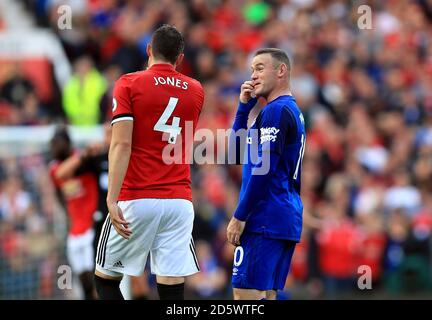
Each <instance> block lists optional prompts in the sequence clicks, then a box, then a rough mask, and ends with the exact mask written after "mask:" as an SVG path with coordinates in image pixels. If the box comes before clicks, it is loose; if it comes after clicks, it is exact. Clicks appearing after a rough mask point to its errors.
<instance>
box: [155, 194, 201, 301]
mask: <svg viewBox="0 0 432 320" xmlns="http://www.w3.org/2000/svg"><path fill="white" fill-rule="evenodd" d="M160 202H161V203H162V202H163V205H162V208H164V210H163V211H164V218H163V221H164V224H163V225H162V224H161V226H160V230H159V232H158V234H157V235H156V237H155V241H154V244H153V247H152V250H151V254H150V262H151V270H152V273H154V274H156V281H157V287H158V293H159V297H160V299H161V300H183V299H184V281H185V277H186V276H188V275H191V274H194V273H196V272H198V271H199V266H198V260H197V258H196V253H195V244H194V242H193V239H192V228H193V219H194V211H193V205H192V203H191V202H190V201H187V200H182V199H162V200H160Z"/></svg>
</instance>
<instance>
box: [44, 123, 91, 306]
mask: <svg viewBox="0 0 432 320" xmlns="http://www.w3.org/2000/svg"><path fill="white" fill-rule="evenodd" d="M73 152H74V151H73V149H72V144H71V140H70V138H69V135H68V133H67V131H66V129H65V128H63V127H61V128H59V129H57V131H56V132H55V134H54V136H53V138H52V139H51V153H52V156H53V160H52V161H51V163H50V165H49V172H50V176H51V179H52V181H53V183H54V185H55V188H56V191H57V194H58V196H59V199H60V201H61V202H62V204H63V205H64V207H65V210H66V211H67V213H68V216H69V222H70V223H69V232H68V238H67V248H66V249H67V250H66V253H67V258H68V262H69V264H70V266H71V268H72V271H73V272H74V273H76V274H77V275H78V276H79V279H80V282H81V284H82V287H83V291H84V295H85V299H86V300H91V299H93V298H94V297H95V290H94V286H93V281H92V280H93V279H92V271H93V269H94V249H93V239H94V230H93V214H94V213H95V211H96V209H97V202H98V187H97V182H96V177H95V175H94V174H93V173H91V172H86V173H82V174H79V175H76V176H73V177H66V176H65V175H64V172H65V170H64V167H63V165H64V163H65V160H66V159H67V158H68V157H70V156H72V155H73Z"/></svg>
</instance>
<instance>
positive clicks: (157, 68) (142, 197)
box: [95, 25, 204, 300]
mask: <svg viewBox="0 0 432 320" xmlns="http://www.w3.org/2000/svg"><path fill="white" fill-rule="evenodd" d="M183 49H184V40H183V36H182V35H181V34H180V32H179V31H178V30H177V29H176V28H174V27H172V26H169V25H163V26H162V27H160V28H158V29H157V30H156V31H155V32H154V34H153V37H152V41H151V44H149V45H148V47H147V53H148V56H149V62H148V66H149V67H148V69H147V70H145V71H140V72H135V73H130V74H126V75H124V76H122V77H121V78H120V79H119V80H118V81H117V83H116V85H115V88H114V94H113V96H114V98H113V119H112V122H111V124H112V139H111V146H110V150H109V173H108V181H109V183H108V195H107V205H108V210H109V219H108V218H107V219H106V221H105V224H104V226H103V229H102V233H101V236H100V238H99V244H98V250H97V256H96V270H95V284H96V289H97V291H98V294H99V297H100V298H101V299H122V298H123V297H122V295H121V292H120V289H119V284H120V280H121V278H122V276H123V274H128V275H132V276H137V275H140V274H141V273H142V272H143V271H144V267H145V264H146V261H147V256H148V254H149V253H150V263H151V265H150V268H151V272H152V273H153V274H156V281H157V287H158V292H159V297H160V299H170V300H182V299H184V277H186V276H188V275H191V274H194V273H196V272H198V271H199V266H198V261H197V258H196V254H195V246H194V242H193V239H192V228H193V220H194V210H193V205H192V202H191V200H192V192H191V186H190V184H191V180H190V166H189V164H188V160H187V158H186V157H187V155H186V154H187V152H186V151H187V150H188V148H187V146H188V145H189V144H190V143H191V142H190V141H189V142H188V141H186V139H185V131H186V130H184V128H185V127H186V126H189V125H191V126H192V128H193V130H194V129H195V127H196V124H197V122H198V117H199V115H200V112H201V109H202V105H203V101H204V91H203V88H202V86H201V84H200V83H199V82H198V81H196V80H194V79H192V78H189V77H187V76H185V75H183V74H181V73H179V72H177V71H176V70H175V68H176V66H177V65H179V64H180V63H181V61H182V59H183V56H184V55H183ZM167 146H178V147H179V148H180V150H184V152H182V155H181V159H180V160H181V161H175V163H168V162H169V161H166V160H167V159H164V154H165V152H164V150H166V149H165V148H167Z"/></svg>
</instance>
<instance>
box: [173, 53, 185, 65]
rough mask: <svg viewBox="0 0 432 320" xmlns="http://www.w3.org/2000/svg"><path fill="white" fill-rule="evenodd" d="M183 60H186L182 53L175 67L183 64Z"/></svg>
mask: <svg viewBox="0 0 432 320" xmlns="http://www.w3.org/2000/svg"><path fill="white" fill-rule="evenodd" d="M183 58H184V53H180V54H179V56H178V57H177V60H176V63H175V65H176V66H179V65H180V64H181V63H182V62H183Z"/></svg>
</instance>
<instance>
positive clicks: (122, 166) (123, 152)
mask: <svg viewBox="0 0 432 320" xmlns="http://www.w3.org/2000/svg"><path fill="white" fill-rule="evenodd" d="M130 154H131V145H130V144H129V143H112V145H111V148H110V151H109V155H108V163H109V171H108V194H107V199H106V201H107V203H113V202H117V200H118V196H119V194H120V190H121V186H122V184H123V180H124V177H125V175H126V170H127V167H128V165H129V159H130Z"/></svg>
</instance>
